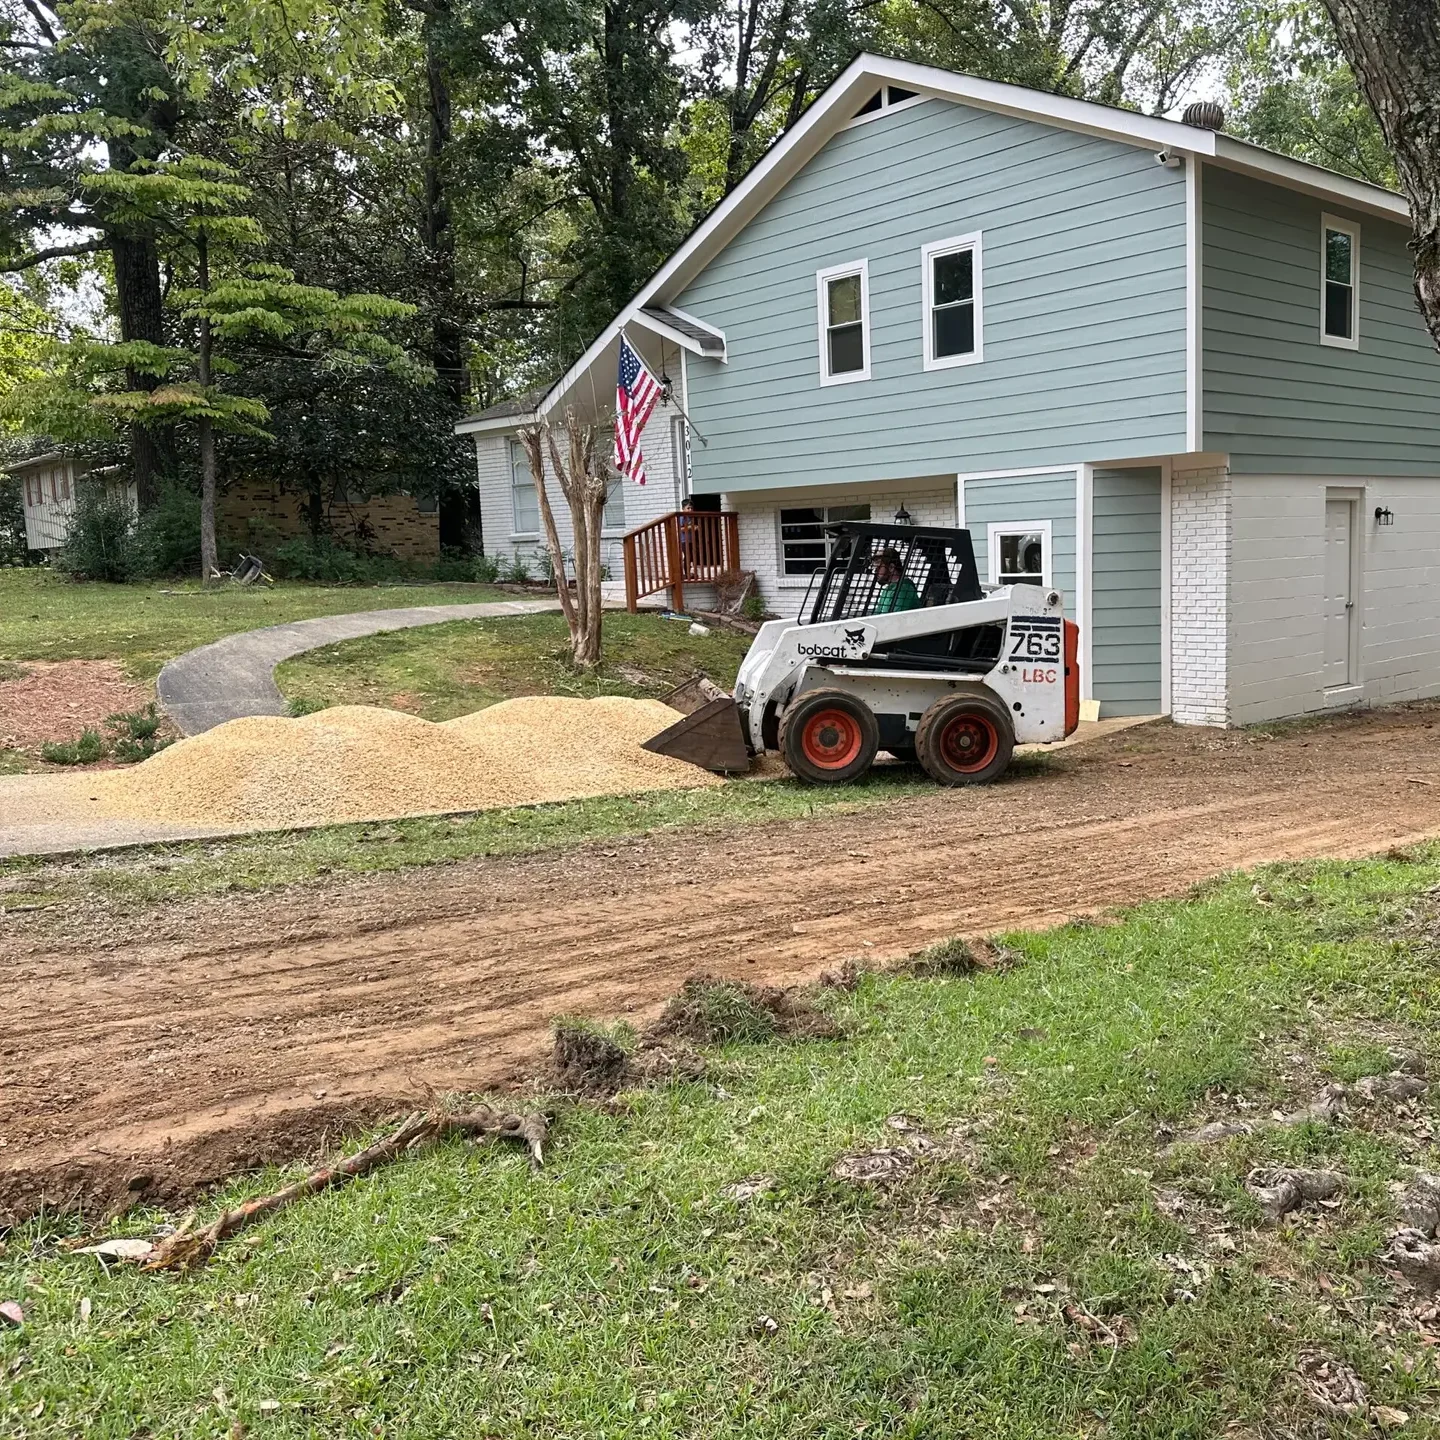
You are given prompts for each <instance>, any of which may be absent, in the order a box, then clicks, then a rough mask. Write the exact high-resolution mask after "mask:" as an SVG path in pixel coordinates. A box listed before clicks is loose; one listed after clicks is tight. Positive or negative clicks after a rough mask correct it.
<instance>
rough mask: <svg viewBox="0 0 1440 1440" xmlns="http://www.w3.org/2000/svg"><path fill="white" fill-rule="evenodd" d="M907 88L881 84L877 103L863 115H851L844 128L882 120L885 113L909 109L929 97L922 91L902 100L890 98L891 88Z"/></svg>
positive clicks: (905, 88) (905, 87)
mask: <svg viewBox="0 0 1440 1440" xmlns="http://www.w3.org/2000/svg"><path fill="white" fill-rule="evenodd" d="M909 88H910V87H909V86H908V85H890V84H885V85H882V86H881V87H880V103H879V105H877V106H876V107H875V109H873V110H869V111H866V113H865V114H864V115H852V116H851V117H850V119H849V120H847V121H846V122H845V128H846V129H847V130H848V129H849V128H850V126H852V125H868V124H869V123H870V122H871V121H872V120H882V119H884V117H885V116H886V115H890V114H892V113H893V112H894V111H896V110H906V109H909V107H910V106H911V105H919V104H922V103H923V102H924V101H926V100H928V99H929V98H930V97H929V96H928V95H926V94H925V93H924V91H919V92H917V93H916V94H914V95H909V96H907V97H906V98H905V99H904V100H892V99H891V98H890V92H891V91H892V90H908V89H909Z"/></svg>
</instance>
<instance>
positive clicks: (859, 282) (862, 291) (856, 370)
mask: <svg viewBox="0 0 1440 1440" xmlns="http://www.w3.org/2000/svg"><path fill="white" fill-rule="evenodd" d="M815 287H816V297H817V300H818V303H819V308H820V383H821V384H822V385H843V384H845V383H846V382H847V381H850V380H868V379H869V378H870V270H869V266H868V265H867V263H866V262H865V261H864V260H853V261H851V262H850V263H849V264H848V265H835V266H832V267H831V268H830V269H829V270H821V271H819V272H818V273H817V274H816V276H815Z"/></svg>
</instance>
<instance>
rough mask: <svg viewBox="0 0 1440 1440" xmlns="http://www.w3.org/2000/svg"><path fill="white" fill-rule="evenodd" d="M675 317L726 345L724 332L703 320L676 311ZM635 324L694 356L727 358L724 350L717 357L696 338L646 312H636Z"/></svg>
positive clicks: (672, 307)
mask: <svg viewBox="0 0 1440 1440" xmlns="http://www.w3.org/2000/svg"><path fill="white" fill-rule="evenodd" d="M665 308H666V309H667V310H674V306H672V305H667V306H666V307H665ZM675 315H676V317H677V318H680V319H685V320H689V321H691V323H692V324H695V325H699V326H700V328H701V329H703V330H704V331H705V332H706V333H707V334H710V335H713V336H715V338H716V339H717V340H719V341H720V343H721V345H722V346H723V345H724V343H725V334H724V331H721V330H717V329H716V328H715V327H714V326H713V325H707V324H706V323H705V322H704V321H703V320H696V319H694V317H693V316H689V315H684V316H682V315H681V313H680V311H678V310H676V311H675ZM634 323H635V324H636V325H643V326H644V327H645V329H647V330H649V331H650V332H651V333H652V334H654V335H659V336H661V337H662V338H663V339H665V340H668V341H670V343H671V344H672V345H678V346H679V347H680V348H681V349H682V350H688V351H689V352H690V353H691V354H692V355H709V356H710V357H711V358H712V359H716V360H724V358H725V352H724V350H722V351H721V352H720V354H719V355H715V354H714V352H713V351H709V350H706V349H705V348H704V347H703V346H702V345H701V344H700V342H699V341H698V340H696V339H695V338H694V336H692V335H687V334H686V333H685V332H684V331H683V330H677V329H675V327H674V326H673V325H667V324H665V322H664V321H663V320H660V319H659V318H657V317H656V316H655V315H653V314H651V313H649V312H648V311H646V310H637V311H636V312H635V321H634Z"/></svg>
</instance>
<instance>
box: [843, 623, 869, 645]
mask: <svg viewBox="0 0 1440 1440" xmlns="http://www.w3.org/2000/svg"><path fill="white" fill-rule="evenodd" d="M845 643H846V644H847V645H863V644H864V643H865V627H864V626H863V625H862V626H861V627H860V628H859V629H858V630H846V632H845Z"/></svg>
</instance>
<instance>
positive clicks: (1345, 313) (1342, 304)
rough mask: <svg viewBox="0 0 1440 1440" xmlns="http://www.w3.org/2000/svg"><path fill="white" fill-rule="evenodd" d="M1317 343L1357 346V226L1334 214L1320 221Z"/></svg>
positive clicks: (1358, 247) (1358, 233) (1358, 263)
mask: <svg viewBox="0 0 1440 1440" xmlns="http://www.w3.org/2000/svg"><path fill="white" fill-rule="evenodd" d="M1320 343H1321V344H1322V345H1338V346H1340V347H1341V348H1342V349H1345V350H1356V349H1358V348H1359V346H1360V227H1359V226H1358V225H1352V224H1351V223H1350V222H1349V221H1348V220H1337V219H1336V218H1335V217H1334V216H1333V215H1323V216H1321V220H1320Z"/></svg>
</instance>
